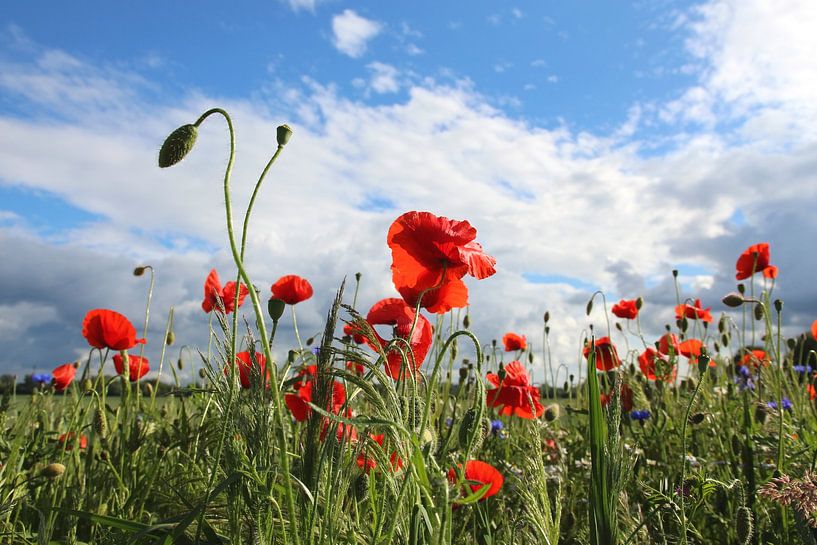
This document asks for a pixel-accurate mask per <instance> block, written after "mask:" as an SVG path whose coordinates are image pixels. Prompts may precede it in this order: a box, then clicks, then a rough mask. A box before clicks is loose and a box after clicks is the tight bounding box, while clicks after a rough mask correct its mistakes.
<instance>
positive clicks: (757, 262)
mask: <svg viewBox="0 0 817 545" xmlns="http://www.w3.org/2000/svg"><path fill="white" fill-rule="evenodd" d="M768 266H769V244H768V243H766V242H761V243H760V244H753V245H752V246H749V247H748V248H746V251H744V252H743V253H742V254H740V257H739V258H738V261H737V263H736V264H735V268H736V269H737V273H736V274H735V278H737V279H738V280H744V279H746V278H749V277H750V276H752V275H753V274H754V273H759V272H761V271H764V270H765V269H766V267H768Z"/></svg>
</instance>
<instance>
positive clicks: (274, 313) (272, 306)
mask: <svg viewBox="0 0 817 545" xmlns="http://www.w3.org/2000/svg"><path fill="white" fill-rule="evenodd" d="M286 305H287V304H286V303H284V302H283V301H282V300H281V299H277V298H275V297H270V300H269V301H267V312H269V316H270V318H272V321H273V322H277V321H278V320H280V319H281V316H282V315H283V314H284V309H285V308H286Z"/></svg>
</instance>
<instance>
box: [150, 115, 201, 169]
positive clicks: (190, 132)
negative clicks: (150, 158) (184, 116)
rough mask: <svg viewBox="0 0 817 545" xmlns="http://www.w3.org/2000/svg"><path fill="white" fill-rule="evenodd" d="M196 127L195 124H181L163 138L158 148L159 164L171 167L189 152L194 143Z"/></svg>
mask: <svg viewBox="0 0 817 545" xmlns="http://www.w3.org/2000/svg"><path fill="white" fill-rule="evenodd" d="M197 134H198V129H197V128H196V126H195V125H182V126H181V127H179V128H178V129H176V130H175V131H173V132H172V133H170V136H168V137H167V138H166V139H165V142H164V144H162V149H160V150H159V166H160V167H161V168H167V167H172V166H173V165H175V164H176V163H178V162H179V161H181V160H182V159H184V157H185V156H186V155H187V154H188V153H190V150H192V149H193V146H194V145H195V143H196V135H197Z"/></svg>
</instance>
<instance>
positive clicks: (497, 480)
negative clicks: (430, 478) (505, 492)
mask: <svg viewBox="0 0 817 545" xmlns="http://www.w3.org/2000/svg"><path fill="white" fill-rule="evenodd" d="M457 467H458V468H460V469H461V468H462V464H457ZM464 473H465V474H464V477H465V480H466V481H474V482H473V483H469V486H470V487H471V492H472V493H473V492H477V491H478V490H481V489H482V488H483V487H485V485H490V487H489V488H488V491H487V492H485V495H484V496H482V498H480V500H479V501H484V500H486V499H488V498H490V497H491V496H493V495H494V494H496V493H497V492H499V490H500V489H501V488H502V483H504V482H505V478H504V477H503V476H502V473H500V472H499V471H497V469H496V468H495V467H494V466H492V465H491V464H488V463H485V462H480V461H479V460H468V461H467V462H465V472H464ZM448 480H449V481H451V482H452V483H456V482H457V470H455V469H454V468H451V469H449V470H448Z"/></svg>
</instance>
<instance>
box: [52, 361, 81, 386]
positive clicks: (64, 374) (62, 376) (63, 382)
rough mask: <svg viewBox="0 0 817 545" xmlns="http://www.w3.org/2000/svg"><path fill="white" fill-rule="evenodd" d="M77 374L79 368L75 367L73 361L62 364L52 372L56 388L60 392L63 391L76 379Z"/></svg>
mask: <svg viewBox="0 0 817 545" xmlns="http://www.w3.org/2000/svg"><path fill="white" fill-rule="evenodd" d="M76 375H77V368H76V367H74V364H73V363H66V364H64V365H60V366H59V367H57V368H56V369H54V370H53V371H52V372H51V376H52V377H53V378H54V389H55V390H56V391H58V392H62V391H63V390H65V389H66V388H68V385H69V384H71V383H72V382H73V381H74V377H75V376H76Z"/></svg>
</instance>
